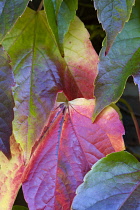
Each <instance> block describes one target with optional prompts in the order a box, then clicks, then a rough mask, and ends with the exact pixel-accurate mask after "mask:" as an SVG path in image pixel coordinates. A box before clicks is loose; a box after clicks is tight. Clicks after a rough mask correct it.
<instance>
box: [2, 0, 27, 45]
mask: <svg viewBox="0 0 140 210" xmlns="http://www.w3.org/2000/svg"><path fill="white" fill-rule="evenodd" d="M27 3H28V0H14V1H11V0H2V1H0V42H1V40H2V39H3V37H4V36H5V35H6V33H7V32H8V31H9V30H10V29H11V27H12V26H13V25H14V23H15V21H16V20H17V19H18V17H19V16H20V15H21V14H22V13H23V11H24V9H25V7H26V5H27Z"/></svg>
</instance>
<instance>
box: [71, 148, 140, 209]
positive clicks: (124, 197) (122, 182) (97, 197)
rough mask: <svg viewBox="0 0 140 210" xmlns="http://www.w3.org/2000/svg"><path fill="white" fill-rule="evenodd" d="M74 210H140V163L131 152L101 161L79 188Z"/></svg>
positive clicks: (112, 155) (120, 153)
mask: <svg viewBox="0 0 140 210" xmlns="http://www.w3.org/2000/svg"><path fill="white" fill-rule="evenodd" d="M72 207H73V208H72V209H73V210H87V209H101V210H104V209H108V210H112V209H113V210H118V209H121V210H123V209H128V210H131V209H139V208H140V163H139V162H138V160H137V159H136V158H135V157H134V156H132V155H131V154H129V153H127V152H118V153H113V154H110V155H108V156H107V157H105V158H103V159H101V160H99V161H98V162H97V163H96V164H95V165H94V166H93V167H92V170H91V171H90V172H88V173H87V174H86V176H85V178H84V183H83V184H81V185H80V186H79V187H78V189H77V195H76V197H75V198H74V201H73V205H72Z"/></svg>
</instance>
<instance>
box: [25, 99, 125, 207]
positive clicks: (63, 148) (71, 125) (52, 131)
mask: <svg viewBox="0 0 140 210" xmlns="http://www.w3.org/2000/svg"><path fill="white" fill-rule="evenodd" d="M94 103H95V101H94V100H93V99H90V100H86V99H82V98H81V99H75V100H74V101H71V102H69V103H68V105H66V104H64V103H61V104H60V103H59V106H58V105H57V106H56V108H54V111H53V112H52V115H51V116H50V121H49V123H48V124H47V125H46V128H45V130H44V134H43V135H42V139H41V142H40V144H39V146H38V147H37V149H36V150H35V152H34V154H33V155H32V157H31V161H30V163H29V165H28V166H27V168H26V171H25V173H24V174H25V177H24V180H25V181H24V182H23V193H24V197H25V199H26V201H27V203H28V206H29V209H45V208H47V210H53V209H55V210H58V209H65V210H69V209H70V206H71V202H72V200H73V198H74V196H75V190H76V188H77V186H78V185H79V184H80V183H81V182H82V179H83V176H84V175H85V174H86V173H87V171H89V169H90V167H91V166H92V165H93V164H94V163H95V162H96V161H97V160H99V159H100V158H102V157H104V156H105V155H107V154H109V153H112V152H115V151H120V150H123V149H124V143H123V140H122V134H123V133H124V130H123V126H122V124H121V122H120V121H119V117H118V114H117V113H116V111H115V110H114V109H112V108H111V107H108V108H107V109H106V111H104V113H102V115H101V116H100V117H99V118H98V119H97V120H96V122H95V123H94V124H93V123H92V121H91V116H92V112H93V109H94ZM83 122H84V123H83ZM105 125H106V126H105Z"/></svg>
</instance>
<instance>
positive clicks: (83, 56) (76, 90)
mask: <svg viewBox="0 0 140 210" xmlns="http://www.w3.org/2000/svg"><path fill="white" fill-rule="evenodd" d="M79 32H80V36H79ZM64 54H65V57H64V59H65V61H66V63H67V67H68V69H67V68H66V69H65V72H64V73H63V74H64V75H63V78H64V79H63V81H64V93H65V94H66V96H67V97H68V99H69V100H73V99H75V98H80V97H82V98H87V99H90V98H93V92H94V82H95V79H96V76H97V64H98V55H97V53H96V52H95V50H94V48H93V46H92V44H91V42H90V40H89V33H88V32H87V30H86V29H85V27H84V24H83V23H82V22H81V21H80V20H79V18H78V17H75V19H74V21H73V22H72V23H71V25H70V28H69V31H68V33H67V34H66V36H65V40H64ZM75 83H76V85H77V87H76V85H75Z"/></svg>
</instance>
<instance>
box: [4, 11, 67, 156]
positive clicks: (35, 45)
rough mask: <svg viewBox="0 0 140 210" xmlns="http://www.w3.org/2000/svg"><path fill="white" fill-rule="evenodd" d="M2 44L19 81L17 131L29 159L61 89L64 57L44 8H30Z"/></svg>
mask: <svg viewBox="0 0 140 210" xmlns="http://www.w3.org/2000/svg"><path fill="white" fill-rule="evenodd" d="M3 44H4V47H5V49H6V50H7V51H8V53H9V55H10V57H11V59H12V65H13V71H14V75H15V81H16V87H15V89H14V99H15V103H16V107H15V119H14V123H13V126H14V135H15V138H16V140H17V141H18V142H20V144H21V146H22V148H23V150H24V152H25V158H26V157H27V159H28V158H29V156H30V152H31V149H32V146H33V145H34V142H35V141H36V140H37V139H38V138H39V137H40V135H41V132H42V129H43V127H44V125H45V123H46V120H47V118H48V116H49V114H50V111H51V109H52V108H53V105H54V102H55V99H56V95H57V92H58V91H59V90H60V89H61V82H60V80H61V79H60V77H59V74H58V71H59V68H61V69H63V60H62V59H61V56H60V53H59V51H58V48H57V46H56V44H55V41H54V38H53V37H52V36H51V34H50V33H49V31H48V28H47V21H46V16H45V13H44V12H43V11H40V12H35V11H33V10H31V9H29V8H27V10H26V12H25V13H24V15H23V16H22V17H21V18H19V20H18V22H17V23H16V25H15V27H14V28H13V29H12V31H11V33H9V34H8V36H7V37H6V39H5V40H4V42H3Z"/></svg>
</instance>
